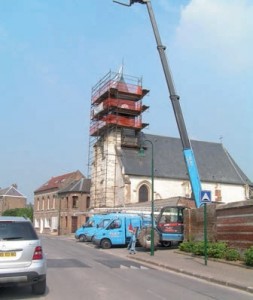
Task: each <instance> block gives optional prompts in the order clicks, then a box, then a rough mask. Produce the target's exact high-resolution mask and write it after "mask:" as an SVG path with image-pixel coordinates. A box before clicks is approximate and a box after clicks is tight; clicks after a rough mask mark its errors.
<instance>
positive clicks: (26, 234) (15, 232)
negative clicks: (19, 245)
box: [0, 221, 38, 240]
mask: <svg viewBox="0 0 253 300" xmlns="http://www.w3.org/2000/svg"><path fill="white" fill-rule="evenodd" d="M37 239H38V236H37V234H36V232H35V231H34V230H33V228H32V225H31V224H30V223H29V222H10V221H4V222H0V240H37Z"/></svg>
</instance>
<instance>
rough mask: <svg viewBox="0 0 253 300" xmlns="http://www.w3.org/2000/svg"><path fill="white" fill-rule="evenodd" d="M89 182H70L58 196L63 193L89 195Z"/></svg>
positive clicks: (85, 179)
mask: <svg viewBox="0 0 253 300" xmlns="http://www.w3.org/2000/svg"><path fill="white" fill-rule="evenodd" d="M90 186H91V180H90V179H87V178H81V179H80V180H75V181H73V182H71V183H70V184H69V185H68V186H66V187H65V188H63V189H61V190H60V191H59V192H58V194H65V193H90Z"/></svg>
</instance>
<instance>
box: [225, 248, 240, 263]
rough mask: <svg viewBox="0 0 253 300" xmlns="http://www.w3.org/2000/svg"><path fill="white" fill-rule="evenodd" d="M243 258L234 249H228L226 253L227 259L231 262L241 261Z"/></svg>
mask: <svg viewBox="0 0 253 300" xmlns="http://www.w3.org/2000/svg"><path fill="white" fill-rule="evenodd" d="M240 257H241V255H240V253H239V251H237V250H236V249H233V248H228V249H227V250H226V252H225V259H226V260H229V261H236V260H239V259H240Z"/></svg>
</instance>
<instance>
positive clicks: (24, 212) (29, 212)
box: [2, 206, 33, 222]
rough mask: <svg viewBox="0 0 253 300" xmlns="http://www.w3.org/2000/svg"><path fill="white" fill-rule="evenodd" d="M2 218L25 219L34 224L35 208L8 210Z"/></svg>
mask: <svg viewBox="0 0 253 300" xmlns="http://www.w3.org/2000/svg"><path fill="white" fill-rule="evenodd" d="M2 216H13V217H14V216H15V217H25V218H28V219H30V220H31V222H33V208H32V206H29V207H25V208H14V209H7V210H5V211H4V212H3V213H2Z"/></svg>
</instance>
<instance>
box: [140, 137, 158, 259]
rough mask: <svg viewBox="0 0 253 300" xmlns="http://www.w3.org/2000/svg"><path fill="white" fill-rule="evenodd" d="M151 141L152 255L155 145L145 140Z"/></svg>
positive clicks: (152, 243)
mask: <svg viewBox="0 0 253 300" xmlns="http://www.w3.org/2000/svg"><path fill="white" fill-rule="evenodd" d="M143 142H144V143H145V142H148V143H150V145H151V236H150V237H151V246H150V255H151V256H154V248H155V247H154V244H155V243H154V145H153V142H152V141H150V140H144V141H143ZM140 152H143V148H141V149H140Z"/></svg>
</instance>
